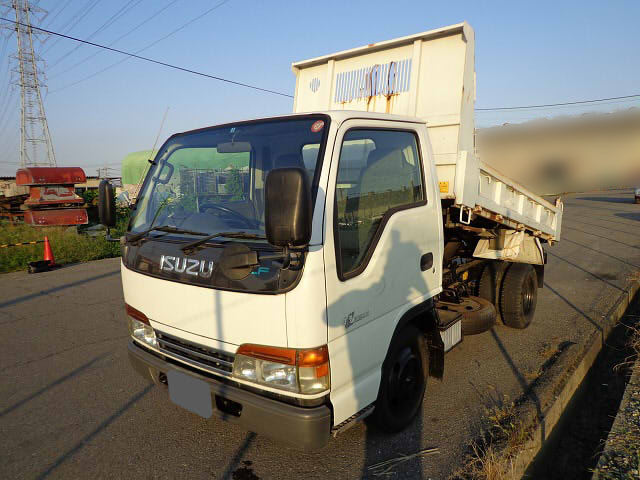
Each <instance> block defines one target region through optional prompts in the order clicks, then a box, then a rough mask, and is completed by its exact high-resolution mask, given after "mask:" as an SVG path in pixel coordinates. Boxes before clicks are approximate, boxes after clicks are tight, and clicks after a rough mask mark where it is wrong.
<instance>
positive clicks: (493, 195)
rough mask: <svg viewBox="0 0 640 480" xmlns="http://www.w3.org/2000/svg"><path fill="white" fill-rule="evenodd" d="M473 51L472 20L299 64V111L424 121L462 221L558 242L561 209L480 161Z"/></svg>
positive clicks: (442, 181) (445, 188)
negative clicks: (491, 224)
mask: <svg viewBox="0 0 640 480" xmlns="http://www.w3.org/2000/svg"><path fill="white" fill-rule="evenodd" d="M473 52H474V34H473V29H472V28H471V27H470V26H469V25H468V24H467V23H466V22H465V23H460V24H457V25H453V26H450V27H444V28H440V29H436V30H431V31H428V32H424V33H420V34H417V35H411V36H408V37H403V38H399V39H395V40H390V41H387V42H380V43H375V44H370V45H367V46H365V47H360V48H355V49H352V50H346V51H343V52H339V53H335V54H331V55H327V56H324V57H319V58H314V59H311V60H306V61H304V62H298V63H294V64H293V71H294V73H296V95H295V100H294V111H295V112H305V111H321V110H359V111H367V112H376V113H380V114H385V113H392V114H397V115H405V116H411V117H418V118H420V119H423V120H424V121H425V123H426V125H427V129H428V131H429V137H430V141H431V147H432V149H433V155H434V159H435V163H436V169H437V173H438V180H439V186H440V194H441V198H442V200H443V201H445V202H446V204H447V205H448V206H453V207H458V208H457V209H456V212H458V216H459V218H457V219H455V221H456V222H459V223H462V224H465V223H468V222H469V221H470V219H471V216H472V215H477V216H480V217H484V218H487V219H489V220H491V221H492V222H495V223H497V224H501V225H503V226H505V227H507V228H509V229H513V230H516V231H526V232H527V233H528V234H529V235H531V236H533V237H539V238H541V239H543V240H547V241H555V240H559V238H560V228H561V222H562V206H561V205H560V204H559V203H558V204H557V205H552V204H551V203H549V202H547V201H546V200H544V199H542V198H541V197H539V196H537V195H535V194H533V193H531V192H529V191H528V190H526V189H525V188H524V187H522V186H521V185H519V184H517V183H516V182H514V181H512V180H510V179H508V178H506V177H505V176H503V175H501V174H500V173H499V172H496V171H494V170H493V169H491V168H489V167H488V166H486V165H484V164H483V163H482V162H481V161H480V160H479V159H478V158H477V157H476V156H475V123H474V100H475V69H474V53H473ZM381 117H384V115H381Z"/></svg>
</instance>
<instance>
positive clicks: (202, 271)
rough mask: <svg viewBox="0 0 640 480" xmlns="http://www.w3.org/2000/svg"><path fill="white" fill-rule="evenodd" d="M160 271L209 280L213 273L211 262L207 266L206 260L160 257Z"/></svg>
mask: <svg viewBox="0 0 640 480" xmlns="http://www.w3.org/2000/svg"><path fill="white" fill-rule="evenodd" d="M160 271H162V272H176V273H186V274H187V275H193V276H194V277H202V278H209V277H211V274H212V273H213V261H210V262H209V263H208V264H207V262H206V260H196V259H195V258H184V257H172V256H170V255H162V256H161V257H160Z"/></svg>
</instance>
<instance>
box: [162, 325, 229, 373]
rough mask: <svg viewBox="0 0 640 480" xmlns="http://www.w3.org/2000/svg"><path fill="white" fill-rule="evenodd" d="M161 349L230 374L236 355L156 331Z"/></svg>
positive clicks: (203, 366) (179, 358)
mask: <svg viewBox="0 0 640 480" xmlns="http://www.w3.org/2000/svg"><path fill="white" fill-rule="evenodd" d="M156 338H157V339H158V345H159V347H160V350H161V351H162V352H163V353H166V354H167V355H169V356H171V357H173V358H176V359H178V360H182V361H184V362H186V363H188V364H190V365H195V366H197V367H199V368H202V369H204V370H208V371H212V372H215V373H219V374H222V375H226V376H229V375H231V371H232V370H233V359H234V355H232V354H229V353H225V352H221V351H219V350H215V349H213V348H209V347H205V346H202V345H197V344H195V343H191V342H187V341H185V340H182V339H178V338H176V337H174V336H172V335H167V334H166V333H160V332H158V331H156Z"/></svg>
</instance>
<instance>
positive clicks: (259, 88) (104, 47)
mask: <svg viewBox="0 0 640 480" xmlns="http://www.w3.org/2000/svg"><path fill="white" fill-rule="evenodd" d="M0 20H2V21H5V22H9V23H13V24H16V25H17V24H19V22H16V21H14V20H9V19H7V18H4V17H0ZM31 28H32V29H33V30H39V31H41V32H45V33H48V34H50V35H56V36H58V37H61V38H66V39H68V40H73V41H75V42H82V43H86V44H87V45H92V46H94V47H98V48H103V49H105V50H110V51H112V52H116V53H120V54H123V55H127V56H129V57H133V58H137V59H139V60H144V61H145V62H150V63H155V64H156V65H162V66H164V67H168V68H173V69H174V70H180V71H182V72H187V73H193V74H194V75H199V76H201V77H206V78H211V79H213V80H218V81H220V82H225V83H230V84H232V85H238V86H240V87H245V88H251V89H253V90H258V91H261V92H266V93H272V94H274V95H280V96H283V97H288V98H293V95H289V94H287V93H282V92H278V91H276V90H269V89H268V88H262V87H257V86H255V85H250V84H248V83H243V82H237V81H235V80H229V79H227V78H223V77H218V76H215V75H209V74H208V73H203V72H199V71H197V70H192V69H189V68H184V67H180V66H178V65H173V64H171V63H166V62H162V61H160V60H154V59H152V58H147V57H142V56H140V55H136V54H135V53H130V52H125V51H124V50H119V49H117V48H112V47H107V46H106V45H100V44H99V43H94V42H89V41H87V40H82V39H80V38H76V37H72V36H70V35H65V34H62V33H58V32H54V31H52V30H47V29H45V28H40V27H34V26H31ZM145 48H146V47H145Z"/></svg>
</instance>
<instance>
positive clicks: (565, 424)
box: [523, 294, 640, 480]
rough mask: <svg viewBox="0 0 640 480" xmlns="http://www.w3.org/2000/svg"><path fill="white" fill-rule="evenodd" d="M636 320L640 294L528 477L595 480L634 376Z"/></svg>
mask: <svg viewBox="0 0 640 480" xmlns="http://www.w3.org/2000/svg"><path fill="white" fill-rule="evenodd" d="M638 316H640V294H637V295H636V296H635V298H634V301H633V302H632V303H631V304H630V305H629V307H628V308H627V310H626V312H625V315H624V316H623V317H622V319H621V321H620V323H619V324H618V325H617V326H616V327H615V328H614V329H613V330H612V331H611V333H610V334H609V337H608V338H607V340H606V342H605V345H604V346H603V348H602V350H601V351H600V353H599V355H598V357H597V359H596V361H595V362H594V364H593V366H592V367H591V369H590V370H589V373H588V374H587V376H586V377H585V379H584V381H583V382H582V384H581V385H580V387H579V388H578V390H577V391H576V393H575V394H574V396H573V398H572V399H571V401H570V402H569V405H567V408H566V409H565V411H564V413H563V414H562V417H561V418H560V420H559V421H558V423H557V424H556V426H555V428H554V430H553V432H552V433H551V435H550V436H549V438H548V439H547V441H546V442H545V444H544V445H543V447H542V449H541V450H540V452H539V453H538V455H537V456H536V458H535V459H534V461H533V462H532V463H531V465H530V466H529V468H528V469H527V471H526V473H525V475H524V476H523V478H524V479H543V478H544V479H549V480H560V479H562V480H564V479H568V478H571V479H585V480H587V479H591V476H592V472H593V469H594V468H595V466H596V464H597V463H598V458H599V456H600V453H601V452H602V449H603V447H604V443H605V442H606V440H607V436H608V435H609V431H610V430H611V427H612V425H613V421H614V420H615V417H616V414H617V413H618V409H619V407H620V402H621V400H622V396H623V395H624V391H625V388H626V386H627V383H628V381H629V377H630V375H631V368H630V367H631V363H629V361H630V360H633V359H634V356H633V355H634V351H633V350H632V349H631V347H630V345H629V340H630V337H631V329H630V328H629V326H631V325H634V324H635V325H638V324H640V322H639V321H638Z"/></svg>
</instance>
